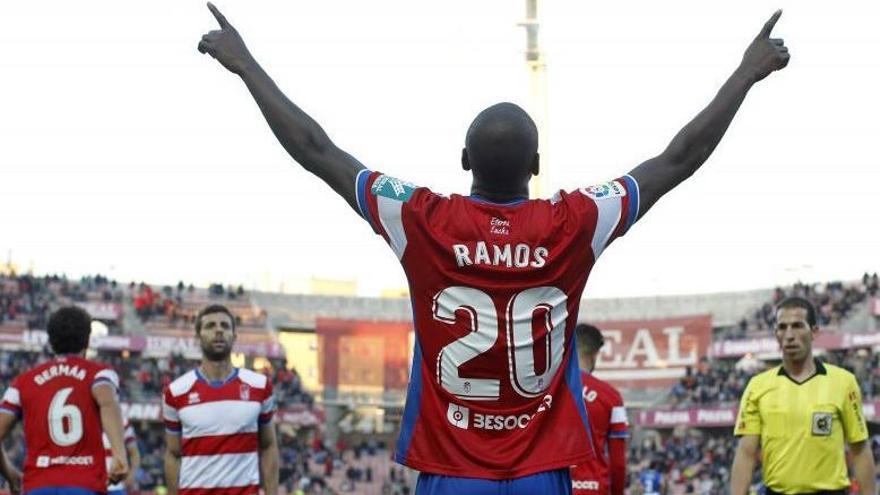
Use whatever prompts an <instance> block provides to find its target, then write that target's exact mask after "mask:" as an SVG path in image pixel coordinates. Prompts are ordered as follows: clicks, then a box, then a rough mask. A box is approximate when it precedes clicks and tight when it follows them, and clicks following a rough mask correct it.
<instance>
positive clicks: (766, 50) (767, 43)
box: [740, 10, 789, 82]
mask: <svg viewBox="0 0 880 495" xmlns="http://www.w3.org/2000/svg"><path fill="white" fill-rule="evenodd" d="M781 15H782V10H777V11H776V12H774V13H773V15H772V16H771V17H770V19H769V20H768V21H767V22H766V23H765V24H764V27H763V28H761V32H760V33H758V36H757V37H756V38H755V39H754V40H753V41H752V43H751V44H750V45H749V47H748V48H747V49H746V53H745V54H744V55H743V60H742V63H741V64H740V70H743V71H745V72H746V73H747V74H749V75H750V76H751V77H753V78H754V81H755V82H758V81H760V80H761V79H764V78H765V77H767V76H769V75H770V73H772V72H773V71H777V70H782V69H784V68H785V66H786V65H788V60H789V54H788V47H787V46H785V42H784V41H783V40H782V38H771V37H770V32H771V31H773V26H775V25H776V21H778V20H779V17H780V16H781Z"/></svg>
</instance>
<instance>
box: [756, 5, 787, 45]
mask: <svg viewBox="0 0 880 495" xmlns="http://www.w3.org/2000/svg"><path fill="white" fill-rule="evenodd" d="M781 15H782V9H779V10H777V11H776V12H774V13H773V15H772V16H770V19H769V20H768V21H767V22H766V23H764V27H763V28H761V33H760V34H758V37H759V38H769V37H770V32H771V31H773V26H775V25H776V21H778V20H779V17H780V16H781Z"/></svg>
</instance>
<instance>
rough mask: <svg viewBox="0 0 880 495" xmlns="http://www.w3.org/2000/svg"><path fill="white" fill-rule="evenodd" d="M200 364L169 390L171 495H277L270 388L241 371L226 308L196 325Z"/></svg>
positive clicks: (205, 313) (209, 310)
mask: <svg viewBox="0 0 880 495" xmlns="http://www.w3.org/2000/svg"><path fill="white" fill-rule="evenodd" d="M196 337H197V338H198V339H199V343H200V344H201V348H202V356H203V358H204V359H203V360H202V363H201V364H200V365H199V367H198V368H196V369H194V370H191V371H189V372H188V373H186V374H184V375H183V376H181V377H180V378H178V379H176V380H174V381H173V382H172V383H171V384H169V385H168V387H167V388H166V389H165V393H164V402H163V407H162V415H163V417H164V420H165V429H166V435H165V443H166V449H165V481H166V484H167V486H168V495H178V493H179V494H180V495H256V494H257V493H259V492H260V488H261V487H262V489H263V491H264V492H265V493H266V495H276V494H277V493H278V445H277V442H276V438H275V426H274V424H273V422H272V416H273V414H274V412H275V397H274V396H273V394H272V382H271V381H270V380H269V379H268V377H266V375H263V374H261V373H256V372H254V371H251V370H248V369H244V368H235V367H233V366H232V360H231V358H230V356H231V354H232V347H233V345H234V344H235V338H236V332H235V317H234V316H233V314H232V313H231V312H230V311H229V309H227V308H226V307H225V306H222V305H219V304H215V305H211V306H208V307H206V308H204V309H203V310H202V311H200V312H199V314H198V316H197V317H196Z"/></svg>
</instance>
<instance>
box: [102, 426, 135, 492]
mask: <svg viewBox="0 0 880 495" xmlns="http://www.w3.org/2000/svg"><path fill="white" fill-rule="evenodd" d="M123 428H124V429H123V431H124V433H123V440H124V441H125V450H126V452H127V453H128V466H129V469H128V476H126V477H125V479H124V480H122V481H119V482H117V483H113V482H110V483H109V484H108V485H107V495H126V494H127V493H128V492H133V491H134V489H135V475H136V474H137V470H138V468H139V467H140V465H141V453H140V451H139V450H138V445H137V437H136V436H135V434H134V427H133V426H132V425H131V421H129V420H128V419H127V418H126V419H125V424H124V427H123ZM103 438H104V449H105V451H106V453H107V469H108V470H109V469H110V462H111V449H110V438H109V437H107V434H106V433H104V434H103Z"/></svg>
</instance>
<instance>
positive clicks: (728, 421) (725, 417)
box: [635, 406, 738, 428]
mask: <svg viewBox="0 0 880 495" xmlns="http://www.w3.org/2000/svg"><path fill="white" fill-rule="evenodd" d="M737 411H738V407H736V406H727V407H694V408H691V409H660V410H653V411H640V412H639V413H638V415H636V418H635V422H636V424H637V425H639V426H643V427H645V428H675V427H676V426H691V427H701V426H703V427H715V426H733V425H734V424H736V413H737Z"/></svg>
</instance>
